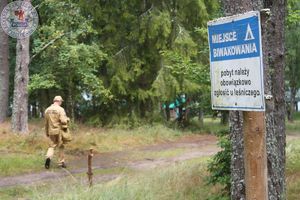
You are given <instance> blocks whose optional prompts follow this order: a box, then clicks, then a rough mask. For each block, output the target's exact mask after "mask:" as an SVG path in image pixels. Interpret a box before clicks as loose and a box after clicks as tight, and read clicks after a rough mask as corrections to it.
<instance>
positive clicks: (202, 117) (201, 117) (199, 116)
mask: <svg viewBox="0 0 300 200" xmlns="http://www.w3.org/2000/svg"><path fill="white" fill-rule="evenodd" d="M198 121H199V125H200V127H201V128H202V127H203V125H204V112H203V110H202V109H201V108H199V111H198Z"/></svg>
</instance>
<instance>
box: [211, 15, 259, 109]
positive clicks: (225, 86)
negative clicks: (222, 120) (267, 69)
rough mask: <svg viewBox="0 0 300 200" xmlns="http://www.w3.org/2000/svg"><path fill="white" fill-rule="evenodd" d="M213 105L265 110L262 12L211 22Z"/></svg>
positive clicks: (220, 107) (225, 107)
mask: <svg viewBox="0 0 300 200" xmlns="http://www.w3.org/2000/svg"><path fill="white" fill-rule="evenodd" d="M208 38H209V48H210V51H209V52H210V77H211V97H212V98H211V99H212V109H215V110H244V111H264V110H265V102H264V76H263V57H262V45H261V26H260V13H259V12H258V11H251V12H248V13H245V14H241V15H235V16H230V17H225V18H220V19H217V20H213V21H210V22H208Z"/></svg>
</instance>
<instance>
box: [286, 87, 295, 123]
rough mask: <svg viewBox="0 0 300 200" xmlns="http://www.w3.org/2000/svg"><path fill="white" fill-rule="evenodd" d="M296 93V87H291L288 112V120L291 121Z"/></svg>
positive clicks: (292, 119)
mask: <svg viewBox="0 0 300 200" xmlns="http://www.w3.org/2000/svg"><path fill="white" fill-rule="evenodd" d="M296 93H297V89H296V88H295V87H291V96H290V99H291V104H290V113H289V115H290V116H289V117H288V118H289V121H290V122H293V121H294V113H295V107H296V106H295V102H296Z"/></svg>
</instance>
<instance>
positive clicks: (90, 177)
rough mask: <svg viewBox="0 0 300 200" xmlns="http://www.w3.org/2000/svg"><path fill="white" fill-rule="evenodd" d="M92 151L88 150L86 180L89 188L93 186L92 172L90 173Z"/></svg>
mask: <svg viewBox="0 0 300 200" xmlns="http://www.w3.org/2000/svg"><path fill="white" fill-rule="evenodd" d="M93 156H94V154H93V149H92V148H91V149H90V152H89V155H88V172H87V175H88V179H89V186H90V187H92V186H93V171H92V158H93Z"/></svg>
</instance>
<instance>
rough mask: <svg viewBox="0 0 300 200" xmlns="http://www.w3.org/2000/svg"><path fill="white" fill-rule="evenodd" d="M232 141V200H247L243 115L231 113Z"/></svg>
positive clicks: (238, 112) (237, 112)
mask: <svg viewBox="0 0 300 200" xmlns="http://www.w3.org/2000/svg"><path fill="white" fill-rule="evenodd" d="M229 126H230V141H231V148H232V149H231V166H230V171H231V199H232V200H245V199H246V188H245V167H244V137H243V113H242V112H240V111H230V112H229Z"/></svg>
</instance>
